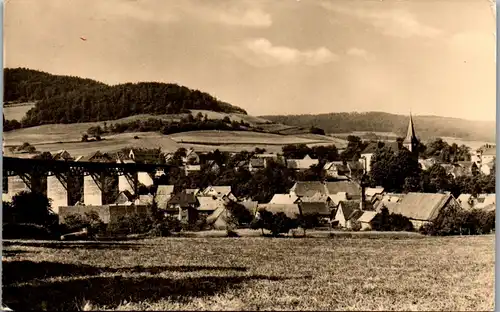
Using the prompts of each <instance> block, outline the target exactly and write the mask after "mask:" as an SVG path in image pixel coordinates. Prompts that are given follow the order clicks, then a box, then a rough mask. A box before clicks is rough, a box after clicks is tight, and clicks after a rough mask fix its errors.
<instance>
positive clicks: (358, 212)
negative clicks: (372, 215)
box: [346, 207, 363, 220]
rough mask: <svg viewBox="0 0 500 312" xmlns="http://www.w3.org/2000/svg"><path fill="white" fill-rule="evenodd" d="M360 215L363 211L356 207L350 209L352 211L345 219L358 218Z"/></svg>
mask: <svg viewBox="0 0 500 312" xmlns="http://www.w3.org/2000/svg"><path fill="white" fill-rule="evenodd" d="M362 215H363V211H362V210H361V209H359V207H358V208H357V209H354V210H353V211H352V213H351V214H350V215H349V217H347V219H346V220H358V219H359V218H360V217H361V216H362Z"/></svg>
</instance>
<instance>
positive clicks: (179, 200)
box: [168, 192, 198, 207]
mask: <svg viewBox="0 0 500 312" xmlns="http://www.w3.org/2000/svg"><path fill="white" fill-rule="evenodd" d="M197 203H198V199H197V198H196V196H195V195H194V194H193V193H189V194H186V193H184V192H183V193H178V194H175V195H173V196H172V197H171V198H170V200H169V201H168V204H169V205H180V206H181V207H187V206H190V205H196V204H197Z"/></svg>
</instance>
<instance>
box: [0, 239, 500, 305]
mask: <svg viewBox="0 0 500 312" xmlns="http://www.w3.org/2000/svg"><path fill="white" fill-rule="evenodd" d="M494 242H495V236H494V235H485V236H476V237H446V238H444V237H434V238H424V239H401V240H390V239H373V240H372V239H314V238H306V239H286V238H284V239H279V238H278V239H270V238H260V237H255V238H162V239H152V240H143V241H136V242H133V243H131V242H123V243H118V242H107V243H104V242H101V243H97V244H96V243H93V244H84V243H78V242H73V243H57V244H44V243H38V244H31V245H30V244H29V243H27V244H24V245H23V246H21V245H16V244H15V243H14V244H12V243H9V244H4V251H3V256H4V257H3V269H4V270H3V272H4V276H3V302H4V304H6V305H7V306H9V307H10V308H12V309H13V310H14V311H16V310H40V309H47V310H62V309H66V310H68V309H71V310H74V309H82V308H83V307H84V306H86V308H87V309H92V310H105V309H107V310H233V311H234V310H276V309H278V310H298V311H300V310H302V311H303V310H385V311H389V310H393V311H394V310H399V311H401V310H407V311H408V310H427V311H457V310H460V311H465V310H493V306H494V264H495V259H494V256H495V250H494ZM312 259H314V260H312Z"/></svg>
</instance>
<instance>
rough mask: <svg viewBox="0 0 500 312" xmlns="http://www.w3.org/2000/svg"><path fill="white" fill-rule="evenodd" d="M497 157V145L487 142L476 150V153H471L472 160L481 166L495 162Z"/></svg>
mask: <svg viewBox="0 0 500 312" xmlns="http://www.w3.org/2000/svg"><path fill="white" fill-rule="evenodd" d="M495 159H496V145H494V144H485V145H483V146H481V147H480V148H478V149H477V150H476V153H475V154H472V155H471V160H472V161H473V162H475V163H476V164H477V165H478V166H479V167H481V166H482V165H483V164H487V163H490V162H494V161H495Z"/></svg>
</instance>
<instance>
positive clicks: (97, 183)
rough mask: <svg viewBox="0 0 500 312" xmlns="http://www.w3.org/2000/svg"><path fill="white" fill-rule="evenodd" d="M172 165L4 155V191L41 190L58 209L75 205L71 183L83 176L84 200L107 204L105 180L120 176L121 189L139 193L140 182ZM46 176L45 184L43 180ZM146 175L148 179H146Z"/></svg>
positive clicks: (165, 170)
mask: <svg viewBox="0 0 500 312" xmlns="http://www.w3.org/2000/svg"><path fill="white" fill-rule="evenodd" d="M170 167H171V166H170V165H163V164H141V163H135V162H133V161H125V162H123V161H118V162H117V161H105V162H98V161H97V162H96V161H75V160H72V159H71V160H53V159H50V160H48V159H23V158H16V157H3V166H2V170H3V177H4V187H3V189H4V190H3V192H4V193H6V194H7V195H8V196H7V197H9V198H11V197H12V196H14V195H15V194H17V193H19V192H21V191H39V192H43V193H46V194H47V197H48V198H50V199H52V207H53V210H54V212H56V213H57V212H58V207H61V206H69V205H74V204H75V203H74V202H70V201H71V200H70V198H71V196H70V195H71V194H70V193H69V190H70V189H71V188H69V187H68V186H69V185H70V184H71V183H72V181H74V179H75V178H76V179H78V178H83V203H84V204H85V205H86V206H88V205H92V206H99V205H103V204H105V203H104V200H105V199H104V198H103V189H104V179H105V178H106V177H109V176H118V191H119V192H120V191H125V190H128V191H130V192H131V193H132V194H137V189H138V185H139V182H140V181H141V180H142V181H144V180H146V181H150V184H152V178H153V177H154V175H155V174H157V173H161V172H165V173H168V170H169V168H170ZM44 178H46V181H47V183H46V188H45V184H44V183H42V182H41V181H43V180H44ZM144 178H146V179H144Z"/></svg>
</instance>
